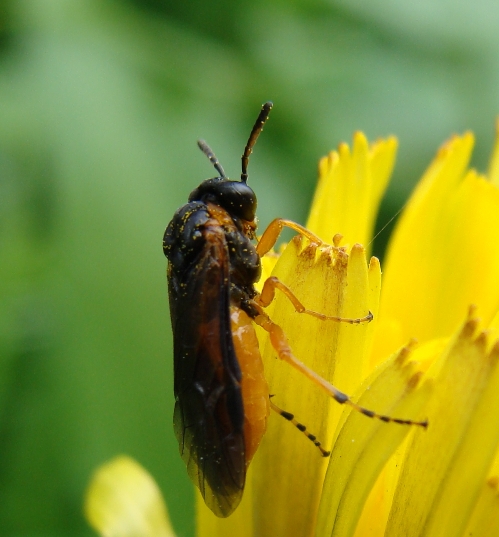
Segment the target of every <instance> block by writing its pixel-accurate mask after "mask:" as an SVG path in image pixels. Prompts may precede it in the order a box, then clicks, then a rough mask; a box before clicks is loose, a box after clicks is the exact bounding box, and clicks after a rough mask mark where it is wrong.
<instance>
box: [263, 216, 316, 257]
mask: <svg viewBox="0 0 499 537" xmlns="http://www.w3.org/2000/svg"><path fill="white" fill-rule="evenodd" d="M285 227H289V228H290V229H293V230H294V231H296V232H297V233H299V234H300V235H303V236H304V237H306V238H307V239H308V240H309V241H310V242H313V243H314V244H317V245H319V246H320V245H323V244H324V241H323V240H322V239H320V238H319V237H318V236H317V235H316V234H315V233H312V232H311V231H309V230H308V229H307V228H306V227H303V226H301V225H300V224H297V223H296V222H293V221H292V220H286V219H284V218H276V219H275V220H272V222H270V224H269V225H268V226H267V228H266V229H265V231H264V232H263V234H262V236H261V237H260V240H259V241H258V244H257V245H256V251H257V253H258V255H259V256H260V257H262V256H263V255H265V254H266V253H267V252H269V251H270V250H271V249H272V247H273V246H274V244H275V243H276V242H277V239H278V238H279V235H280V234H281V231H282V230H283V228H285Z"/></svg>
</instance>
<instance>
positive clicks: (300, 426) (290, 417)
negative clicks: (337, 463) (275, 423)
mask: <svg viewBox="0 0 499 537" xmlns="http://www.w3.org/2000/svg"><path fill="white" fill-rule="evenodd" d="M270 408H271V409H272V410H273V411H274V412H277V414H279V415H280V416H282V417H283V418H284V419H285V420H288V421H289V422H291V423H292V424H293V425H294V426H295V427H296V428H297V429H298V430H299V431H301V432H302V433H303V434H304V435H305V436H306V437H307V438H308V439H309V440H310V441H311V442H313V443H314V446H315V447H317V448H318V449H319V450H320V452H321V453H322V456H323V457H329V455H331V452H330V451H326V450H325V449H324V448H323V447H322V446H321V443H320V442H319V441H318V440H317V437H316V436H315V435H313V434H310V433H309V432H308V431H307V428H306V427H305V425H303V424H302V423H300V422H298V421H296V419H295V416H294V414H291V413H290V412H286V411H285V410H282V408H279V407H278V406H277V405H274V403H273V402H272V401H270Z"/></svg>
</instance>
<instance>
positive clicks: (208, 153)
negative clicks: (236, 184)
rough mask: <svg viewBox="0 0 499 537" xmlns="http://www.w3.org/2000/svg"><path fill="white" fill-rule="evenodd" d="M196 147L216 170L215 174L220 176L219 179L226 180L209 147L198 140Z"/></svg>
mask: <svg viewBox="0 0 499 537" xmlns="http://www.w3.org/2000/svg"><path fill="white" fill-rule="evenodd" d="M198 147H199V149H201V151H202V152H203V153H204V154H205V155H206V156H207V157H208V158H209V159H210V162H211V163H212V164H213V166H214V167H215V170H217V172H218V173H219V174H220V177H222V178H224V179H227V176H226V175H225V172H224V169H223V168H222V165H221V164H220V162H219V160H218V159H217V157H216V156H215V153H213V151H212V150H211V147H210V146H209V145H208V144H207V143H206V142H205V141H204V140H198Z"/></svg>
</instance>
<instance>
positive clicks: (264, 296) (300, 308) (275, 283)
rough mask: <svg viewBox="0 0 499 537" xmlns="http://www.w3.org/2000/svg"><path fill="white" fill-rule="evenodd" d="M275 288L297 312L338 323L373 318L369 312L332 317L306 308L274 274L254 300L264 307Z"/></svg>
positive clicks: (360, 321)
mask: <svg viewBox="0 0 499 537" xmlns="http://www.w3.org/2000/svg"><path fill="white" fill-rule="evenodd" d="M276 289H279V291H281V292H283V293H284V294H285V295H286V297H287V298H288V299H289V301H290V302H291V303H292V304H293V306H294V308H295V310H296V311H297V313H306V314H307V315H311V316H312V317H316V318H317V319H320V320H321V321H336V322H338V323H349V324H361V323H369V322H371V321H372V320H373V314H372V313H371V312H369V313H368V314H367V315H365V316H364V317H359V318H357V319H348V318H346V317H334V316H331V315H324V314H323V313H318V312H316V311H312V310H308V309H307V308H305V306H304V305H303V304H302V303H301V302H300V301H299V300H298V298H297V297H296V296H295V294H294V293H293V291H291V289H290V288H289V287H288V286H287V285H286V284H285V283H282V282H281V280H279V279H278V278H276V277H275V276H271V277H270V278H268V279H267V280H265V283H264V284H263V288H262V292H261V293H260V294H259V295H258V296H257V297H255V299H254V300H255V302H257V303H258V304H259V305H260V306H262V308H266V307H267V306H268V305H269V304H270V303H271V302H272V300H274V297H275V290H276Z"/></svg>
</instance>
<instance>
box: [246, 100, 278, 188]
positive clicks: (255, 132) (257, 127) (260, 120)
mask: <svg viewBox="0 0 499 537" xmlns="http://www.w3.org/2000/svg"><path fill="white" fill-rule="evenodd" d="M273 106H274V103H272V102H271V101H267V102H266V103H265V104H264V105H263V106H262V109H261V110H260V113H259V114H258V117H257V119H256V122H255V124H254V125H253V128H252V129H251V134H250V135H249V138H248V142H247V143H246V147H245V148H244V153H243V154H242V156H241V161H242V168H241V170H242V171H241V181H242V182H243V183H246V182H247V181H248V162H249V157H250V155H251V153H252V152H253V147H254V145H255V144H256V141H257V140H258V136H260V133H261V132H262V130H263V126H264V125H265V122H266V121H267V119H268V117H269V114H270V111H271V110H272V107H273Z"/></svg>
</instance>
